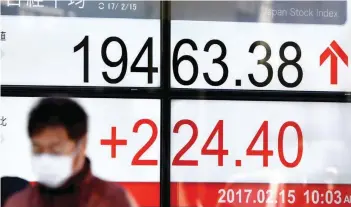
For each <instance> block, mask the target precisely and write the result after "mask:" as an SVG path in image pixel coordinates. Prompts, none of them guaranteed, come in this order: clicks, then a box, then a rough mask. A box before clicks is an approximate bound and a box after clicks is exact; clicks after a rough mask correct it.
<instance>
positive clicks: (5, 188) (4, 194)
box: [1, 177, 29, 206]
mask: <svg viewBox="0 0 351 207" xmlns="http://www.w3.org/2000/svg"><path fill="white" fill-rule="evenodd" d="M28 185H29V183H28V181H26V180H24V179H22V178H19V177H2V178H1V206H4V204H5V202H6V201H7V199H8V198H10V197H11V196H12V195H13V194H14V193H17V192H19V191H21V190H23V189H24V188H26V187H27V186H28Z"/></svg>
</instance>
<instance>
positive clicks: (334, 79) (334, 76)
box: [319, 40, 349, 85]
mask: <svg viewBox="0 0 351 207" xmlns="http://www.w3.org/2000/svg"><path fill="white" fill-rule="evenodd" d="M330 46H331V48H333V50H334V51H335V53H334V52H333V51H332V50H331V49H330V48H329V47H328V48H327V49H325V50H324V52H323V53H322V54H321V55H320V57H319V65H322V64H323V63H324V62H325V61H326V60H327V59H328V57H329V56H330V84H333V85H336V84H338V57H339V58H340V59H341V60H342V61H343V62H344V63H345V65H346V66H349V62H348V59H349V58H348V56H347V54H346V53H345V52H344V50H343V49H342V48H341V47H340V46H339V45H338V43H336V42H335V40H334V41H333V42H332V43H331V44H330ZM336 55H338V56H336Z"/></svg>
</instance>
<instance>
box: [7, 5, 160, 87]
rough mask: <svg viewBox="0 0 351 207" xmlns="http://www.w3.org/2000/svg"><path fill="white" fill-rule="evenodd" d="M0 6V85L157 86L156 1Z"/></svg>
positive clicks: (158, 44) (158, 61) (158, 29)
mask: <svg viewBox="0 0 351 207" xmlns="http://www.w3.org/2000/svg"><path fill="white" fill-rule="evenodd" d="M1 10H2V16H1V25H2V29H1V32H2V33H1V34H2V36H1V37H2V41H1V50H2V51H1V52H2V57H1V67H2V77H1V81H2V84H6V85H58V86H114V87H118V86H123V87H159V86H160V75H159V74H160V70H159V66H160V65H159V63H160V21H159V16H160V15H159V10H160V4H159V2H142V1H133V2H130V1H85V0H74V1H59V0H56V1H45V0H31V1H17V0H12V1H2V3H1ZM148 53H150V54H148ZM148 68H150V69H148ZM33 74H36V75H33Z"/></svg>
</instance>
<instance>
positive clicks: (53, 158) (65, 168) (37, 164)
mask: <svg viewBox="0 0 351 207" xmlns="http://www.w3.org/2000/svg"><path fill="white" fill-rule="evenodd" d="M77 152H78V150H77V151H76V152H74V153H73V154H72V155H53V154H47V153H42V154H38V155H35V154H34V155H32V169H33V172H34V173H35V175H36V176H37V179H38V182H39V183H41V184H43V185H45V186H47V187H50V188H57V187H60V186H61V185H63V184H64V183H65V182H66V181H67V180H68V179H69V178H70V177H71V175H72V174H73V169H72V168H73V159H74V157H75V155H76V154H77Z"/></svg>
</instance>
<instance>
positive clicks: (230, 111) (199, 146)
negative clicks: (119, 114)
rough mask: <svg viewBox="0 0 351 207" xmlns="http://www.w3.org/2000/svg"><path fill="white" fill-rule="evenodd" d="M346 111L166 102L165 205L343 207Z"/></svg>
mask: <svg viewBox="0 0 351 207" xmlns="http://www.w3.org/2000/svg"><path fill="white" fill-rule="evenodd" d="M350 107H351V105H350V104H349V103H326V102H324V103H323V102H319V103H312V102H267V101H264V102H263V101H257V102H254V101H212V100H204V101H200V100H174V101H172V123H171V127H172V128H171V129H172V133H171V155H172V157H171V163H172V167H171V180H172V182H173V188H172V199H173V203H172V205H175V206H193V205H195V203H196V202H199V203H201V205H203V206H216V205H217V204H218V205H219V206H231V205H241V206H264V205H266V204H268V203H279V204H284V205H285V204H292V205H291V206H296V205H299V206H304V205H308V206H324V205H332V204H340V206H348V205H350V203H351V200H350V199H349V197H350V195H351V185H350V184H351V180H350V179H349V178H350V176H351V171H350V169H351V162H348V161H346V160H345V159H343V158H344V157H349V156H351V154H350V152H349V150H348V147H347V146H349V145H350V144H351V141H350V139H348V136H349V135H350V133H351V131H350V130H349V129H348V127H346V125H347V124H346V123H349V122H350V121H351V116H350V115H349V113H348V111H349V108H350ZM274 186H275V187H274ZM328 190H330V192H329V191H328ZM194 191H195V192H194ZM312 192H314V193H313V194H312ZM327 192H328V197H327V196H326V193H327ZM177 194H178V195H183V196H184V200H187V203H182V202H183V200H182V199H180V198H178V199H176V198H177ZM322 195H323V196H325V197H323V196H322ZM316 196H318V198H317V197H316ZM312 197H313V199H312ZM184 202H185V201H184ZM323 202H324V203H323ZM229 204H230V205H229ZM321 204H324V205H321ZM288 206H290V205H288Z"/></svg>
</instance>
